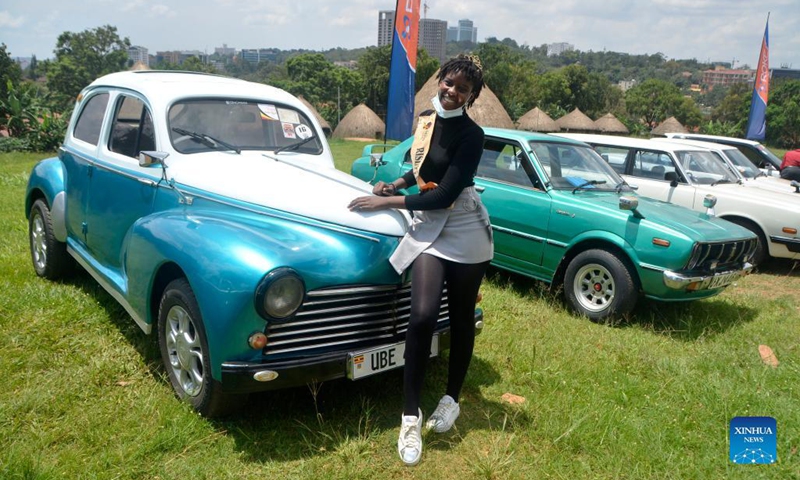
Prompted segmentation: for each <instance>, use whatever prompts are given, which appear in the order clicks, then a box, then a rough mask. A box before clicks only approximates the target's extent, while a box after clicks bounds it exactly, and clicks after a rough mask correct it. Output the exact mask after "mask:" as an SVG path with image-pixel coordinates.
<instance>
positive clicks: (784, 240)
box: [769, 235, 800, 245]
mask: <svg viewBox="0 0 800 480" xmlns="http://www.w3.org/2000/svg"><path fill="white" fill-rule="evenodd" d="M769 240H770V241H771V242H775V243H781V244H783V245H800V238H789V237H779V236H778V235H771V236H770V237H769Z"/></svg>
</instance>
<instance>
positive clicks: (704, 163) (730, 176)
mask: <svg viewBox="0 0 800 480" xmlns="http://www.w3.org/2000/svg"><path fill="white" fill-rule="evenodd" d="M676 154H677V156H678V161H679V162H680V163H681V166H683V171H684V172H686V176H688V177H689V180H690V181H691V182H692V183H697V184H701V185H711V184H714V185H716V184H718V183H735V182H737V181H739V179H738V178H736V176H735V175H734V173H733V172H731V171H730V170H729V169H728V167H727V165H726V164H725V161H724V160H722V158H720V156H719V155H717V154H716V153H714V152H711V151H709V150H692V151H686V150H683V151H678V152H676Z"/></svg>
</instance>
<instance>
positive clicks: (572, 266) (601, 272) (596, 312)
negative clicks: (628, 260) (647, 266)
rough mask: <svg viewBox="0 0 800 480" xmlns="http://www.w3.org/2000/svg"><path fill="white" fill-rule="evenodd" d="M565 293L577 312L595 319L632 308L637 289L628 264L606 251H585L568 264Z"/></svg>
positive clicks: (613, 315) (601, 318)
mask: <svg viewBox="0 0 800 480" xmlns="http://www.w3.org/2000/svg"><path fill="white" fill-rule="evenodd" d="M564 295H565V296H566V298H567V303H569V305H570V307H571V308H572V309H573V310H574V311H575V312H577V313H579V314H583V315H586V316H587V317H589V318H590V319H592V320H594V321H598V320H605V319H607V318H613V317H617V316H624V315H626V314H628V313H630V311H631V310H633V307H634V306H635V305H636V301H637V300H638V292H637V289H636V284H635V283H634V280H633V276H632V274H631V271H630V269H629V268H628V266H627V265H626V264H625V262H623V261H622V260H621V259H620V258H618V257H617V256H616V255H614V254H613V253H611V252H608V251H605V250H597V249H593V250H586V251H585V252H581V253H579V254H578V255H577V256H576V257H575V258H573V259H572V261H571V262H570V263H569V265H568V266H567V270H566V272H565V274H564Z"/></svg>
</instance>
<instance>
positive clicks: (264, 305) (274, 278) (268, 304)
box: [256, 267, 306, 320]
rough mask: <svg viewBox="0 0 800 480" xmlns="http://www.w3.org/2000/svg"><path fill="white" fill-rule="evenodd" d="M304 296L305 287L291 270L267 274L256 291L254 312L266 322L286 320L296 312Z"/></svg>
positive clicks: (283, 269) (281, 269)
mask: <svg viewBox="0 0 800 480" xmlns="http://www.w3.org/2000/svg"><path fill="white" fill-rule="evenodd" d="M305 296H306V285H305V283H304V282H303V279H302V278H300V275H298V274H297V272H295V271H294V270H292V269H291V268H286V267H283V268H278V269H275V270H273V271H271V272H269V273H268V274H267V275H266V276H265V277H264V279H263V280H261V282H260V283H259V284H258V288H257V289H256V311H258V314H259V315H261V316H262V317H264V318H266V319H268V320H286V319H288V318H289V317H291V316H292V315H294V314H295V312H297V310H298V309H299V308H300V306H301V305H303V300H305Z"/></svg>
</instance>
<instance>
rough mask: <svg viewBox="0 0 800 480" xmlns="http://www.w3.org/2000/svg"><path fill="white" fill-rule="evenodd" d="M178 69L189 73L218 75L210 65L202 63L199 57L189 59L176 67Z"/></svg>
mask: <svg viewBox="0 0 800 480" xmlns="http://www.w3.org/2000/svg"><path fill="white" fill-rule="evenodd" d="M178 69H180V70H186V71H189V72H202V73H219V72H218V71H217V69H216V68H215V67H214V66H213V65H211V64H210V63H203V61H202V60H200V57H194V56H192V57H189V58H187V59H186V60H184V61H183V63H181V64H180V65H178Z"/></svg>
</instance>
